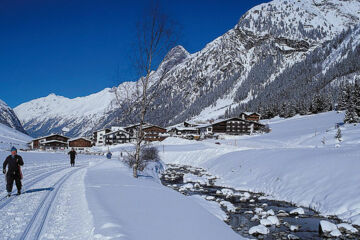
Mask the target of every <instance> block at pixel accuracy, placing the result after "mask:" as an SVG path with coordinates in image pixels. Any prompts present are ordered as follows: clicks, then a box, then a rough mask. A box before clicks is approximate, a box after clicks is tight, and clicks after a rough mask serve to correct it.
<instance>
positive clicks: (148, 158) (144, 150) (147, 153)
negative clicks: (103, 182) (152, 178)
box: [123, 146, 160, 171]
mask: <svg viewBox="0 0 360 240" xmlns="http://www.w3.org/2000/svg"><path fill="white" fill-rule="evenodd" d="M158 161H160V157H159V150H158V149H157V148H156V147H149V146H143V147H141V150H140V163H139V167H138V169H139V170H140V171H143V170H144V168H145V167H146V165H147V164H148V163H149V162H158ZM123 162H124V163H125V164H126V165H127V166H129V167H131V168H132V167H133V166H134V164H135V152H131V153H128V154H127V155H125V156H124V157H123Z"/></svg>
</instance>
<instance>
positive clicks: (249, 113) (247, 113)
mask: <svg viewBox="0 0 360 240" xmlns="http://www.w3.org/2000/svg"><path fill="white" fill-rule="evenodd" d="M243 113H244V114H245V115H247V116H249V115H252V114H256V115H259V116H260V115H261V114H260V113H257V112H242V113H240V115H241V114H243Z"/></svg>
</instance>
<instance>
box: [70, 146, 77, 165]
mask: <svg viewBox="0 0 360 240" xmlns="http://www.w3.org/2000/svg"><path fill="white" fill-rule="evenodd" d="M68 154H69V155H70V164H71V166H72V167H75V156H76V155H77V153H76V151H75V149H74V148H72V149H71V151H70V152H68Z"/></svg>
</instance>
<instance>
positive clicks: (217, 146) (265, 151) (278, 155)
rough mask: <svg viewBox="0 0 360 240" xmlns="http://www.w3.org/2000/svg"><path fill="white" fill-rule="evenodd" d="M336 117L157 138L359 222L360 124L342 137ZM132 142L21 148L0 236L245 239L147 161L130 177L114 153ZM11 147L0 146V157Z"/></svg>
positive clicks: (2, 204)
mask: <svg viewBox="0 0 360 240" xmlns="http://www.w3.org/2000/svg"><path fill="white" fill-rule="evenodd" d="M342 119H343V113H336V112H328V113H322V114H318V115H312V116H296V117H294V118H291V119H280V118H276V119H272V120H270V121H269V124H270V127H271V129H272V132H271V133H269V134H263V135H256V136H237V137H235V136H234V137H223V138H222V139H219V140H205V141H189V140H184V139H179V138H168V139H166V140H165V141H163V142H161V143H156V144H155V146H157V147H158V149H159V152H160V155H161V158H162V161H163V162H165V163H167V164H179V165H190V166H195V167H200V168H203V169H205V170H206V171H207V172H209V173H210V174H211V175H213V176H216V177H217V179H216V180H215V181H216V185H217V186H224V187H231V188H233V189H238V190H245V191H251V192H263V193H265V194H266V197H267V198H269V199H278V200H285V201H288V202H292V203H294V204H296V205H298V206H305V207H310V208H313V209H315V210H317V211H319V212H320V213H321V214H323V215H337V216H338V217H340V218H341V219H343V220H344V221H348V222H350V223H353V224H356V225H360V205H359V204H360V177H359V174H358V172H359V170H358V169H359V167H360V126H359V125H357V126H354V125H342V124H340V125H341V126H340V129H341V131H342V135H343V136H342V141H341V142H338V141H337V140H336V139H335V137H334V136H335V134H336V132H337V128H336V127H335V125H336V124H338V123H341V122H342ZM132 147H133V146H132V145H119V146H114V147H111V148H110V150H111V151H112V152H113V159H112V160H106V159H105V158H104V157H103V156H92V155H80V156H79V159H78V160H77V166H76V167H75V168H71V167H70V166H69V165H70V164H69V162H68V156H67V155H65V154H63V153H41V152H21V153H20V154H21V155H22V156H23V158H24V161H25V166H24V168H23V172H24V176H25V177H24V181H23V184H24V192H25V193H24V194H23V195H20V196H13V197H10V198H6V197H5V195H6V192H5V181H4V178H1V179H0V194H1V196H0V198H1V201H0V232H1V239H134V240H137V239H164V240H165V239H166V240H167V239H242V237H241V236H240V235H238V234H236V233H235V232H234V231H233V230H232V229H231V228H230V227H229V226H228V225H226V224H225V223H224V221H223V220H224V219H226V216H224V212H223V211H222V210H221V208H220V205H219V204H217V203H216V202H212V201H206V200H205V199H203V198H201V197H195V196H193V197H187V196H184V195H182V194H180V193H178V192H176V191H173V190H172V189H171V188H167V187H165V186H162V185H161V184H160V183H159V179H158V178H157V177H154V176H155V174H153V172H151V171H149V172H146V174H144V175H143V176H140V178H139V179H134V178H132V176H131V171H130V170H129V169H128V168H127V167H125V166H124V165H123V164H122V163H121V162H120V161H119V156H120V154H121V152H123V153H124V152H125V150H127V149H130V148H132ZM93 150H94V151H104V152H105V151H107V150H108V147H104V148H94V149H93ZM7 154H8V152H4V151H0V159H4V158H5V157H6V155H7ZM196 181H200V182H202V181H206V179H201V177H199V178H197V179H196Z"/></svg>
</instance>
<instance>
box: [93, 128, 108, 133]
mask: <svg viewBox="0 0 360 240" xmlns="http://www.w3.org/2000/svg"><path fill="white" fill-rule="evenodd" d="M105 130H109V131H111V129H110V128H103V129H100V130H97V131H95V132H96V133H97V132H102V131H105Z"/></svg>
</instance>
